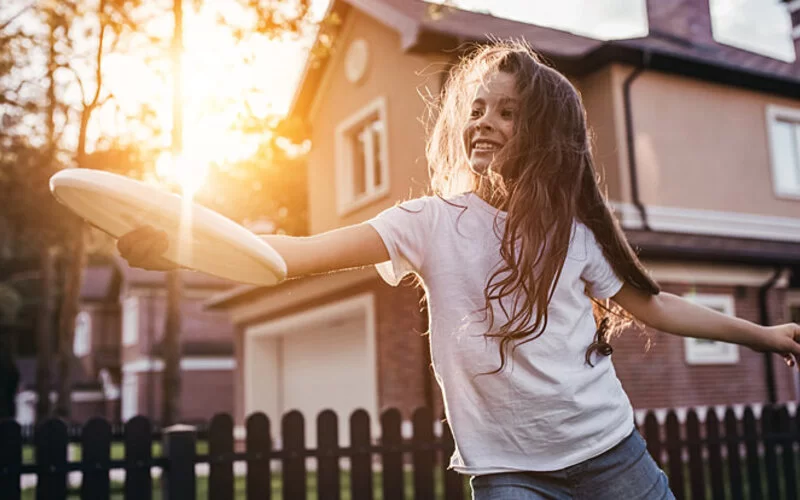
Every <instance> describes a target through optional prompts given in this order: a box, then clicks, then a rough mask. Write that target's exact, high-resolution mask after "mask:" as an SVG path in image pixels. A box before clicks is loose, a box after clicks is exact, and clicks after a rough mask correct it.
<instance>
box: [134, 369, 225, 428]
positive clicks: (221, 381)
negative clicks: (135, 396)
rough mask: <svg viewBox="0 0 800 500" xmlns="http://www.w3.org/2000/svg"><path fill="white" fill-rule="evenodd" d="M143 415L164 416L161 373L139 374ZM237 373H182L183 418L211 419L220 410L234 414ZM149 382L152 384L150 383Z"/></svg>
mask: <svg viewBox="0 0 800 500" xmlns="http://www.w3.org/2000/svg"><path fill="white" fill-rule="evenodd" d="M138 376H139V382H138V383H139V400H138V406H139V408H138V410H139V412H138V413H139V414H140V415H146V416H148V417H150V418H152V419H153V420H155V421H158V420H160V419H161V394H162V391H161V372H156V373H139V374H138ZM233 381H234V380H233V372H232V371H230V370H208V371H204V370H191V371H183V372H182V373H181V384H182V387H181V403H180V404H181V413H180V420H181V421H184V422H196V421H200V420H210V419H211V417H213V416H214V414H216V413H231V414H232V413H233V397H234V390H233ZM148 383H149V384H150V385H148Z"/></svg>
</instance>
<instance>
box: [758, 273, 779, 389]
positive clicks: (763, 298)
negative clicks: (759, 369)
mask: <svg viewBox="0 0 800 500" xmlns="http://www.w3.org/2000/svg"><path fill="white" fill-rule="evenodd" d="M781 274H783V268H782V267H776V268H775V274H773V275H772V276H771V277H770V278H769V279H768V280H767V281H765V282H764V284H763V285H761V286H760V287H759V288H758V309H759V323H760V324H761V325H762V326H770V323H771V322H770V320H769V313H768V311H767V294H768V293H769V291H770V290H771V289H772V288H773V287H774V286H775V283H776V282H777V281H778V279H779V278H780V276H781ZM764 382H765V383H766V385H767V399H768V401H769V403H770V404H775V403H777V402H778V395H777V390H776V388H775V369H774V364H773V362H772V353H771V352H765V353H764Z"/></svg>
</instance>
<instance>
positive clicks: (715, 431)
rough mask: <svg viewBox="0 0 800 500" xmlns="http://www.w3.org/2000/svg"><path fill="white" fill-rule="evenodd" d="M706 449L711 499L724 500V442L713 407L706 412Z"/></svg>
mask: <svg viewBox="0 0 800 500" xmlns="http://www.w3.org/2000/svg"><path fill="white" fill-rule="evenodd" d="M706 448H707V449H708V471H709V475H710V476H711V498H713V499H714V500H718V499H721V500H724V499H725V480H724V479H723V472H722V440H721V439H720V429H719V417H717V412H716V410H715V409H714V408H713V407H711V408H709V409H708V411H706Z"/></svg>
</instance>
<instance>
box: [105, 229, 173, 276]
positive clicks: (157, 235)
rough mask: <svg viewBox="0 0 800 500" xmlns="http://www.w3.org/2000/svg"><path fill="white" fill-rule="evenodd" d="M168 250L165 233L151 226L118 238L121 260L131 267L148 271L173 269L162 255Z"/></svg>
mask: <svg viewBox="0 0 800 500" xmlns="http://www.w3.org/2000/svg"><path fill="white" fill-rule="evenodd" d="M168 248H169V238H168V236H167V233H166V232H165V231H160V230H157V229H155V228H153V227H151V226H143V227H139V228H136V229H134V230H132V231H130V232H128V233H126V234H124V235H123V236H122V237H120V238H119V240H118V241H117V249H118V250H119V253H120V255H121V256H122V258H124V259H125V260H127V261H128V264H130V265H131V266H132V267H141V268H144V269H150V270H167V269H174V268H175V267H176V266H175V265H174V264H172V263H171V262H169V261H168V260H166V259H164V258H163V257H162V255H163V254H164V253H165V252H166V251H167V249H168Z"/></svg>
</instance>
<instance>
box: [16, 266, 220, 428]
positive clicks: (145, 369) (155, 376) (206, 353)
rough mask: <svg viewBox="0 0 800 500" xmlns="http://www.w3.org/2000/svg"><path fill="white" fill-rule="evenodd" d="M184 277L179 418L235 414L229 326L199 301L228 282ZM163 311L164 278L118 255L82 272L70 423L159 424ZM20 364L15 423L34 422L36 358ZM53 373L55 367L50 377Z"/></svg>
mask: <svg viewBox="0 0 800 500" xmlns="http://www.w3.org/2000/svg"><path fill="white" fill-rule="evenodd" d="M182 278H183V301H182V305H181V310H182V315H181V318H182V333H181V351H182V358H181V384H182V391H181V402H180V405H181V416H180V418H181V420H182V421H185V422H192V421H201V420H208V419H210V418H211V417H212V416H213V415H214V414H215V413H219V412H226V413H230V412H232V411H233V397H232V394H233V369H234V366H235V361H234V359H233V341H232V338H231V334H232V330H233V328H232V324H231V323H230V321H229V320H228V318H227V316H226V315H225V314H224V313H221V312H213V311H207V310H204V309H203V307H202V304H203V303H204V301H206V300H208V298H209V297H211V296H212V295H215V294H219V293H220V292H221V291H223V290H225V289H227V288H229V287H230V286H231V283H230V282H228V281H225V280H221V279H217V278H214V277H210V276H206V275H203V274H199V273H191V272H183V271H182ZM165 311H166V289H165V274H164V273H160V272H151V271H145V270H142V269H134V268H131V267H129V266H128V265H127V264H126V263H125V262H124V261H123V260H122V259H119V258H111V259H104V260H101V261H97V262H94V263H92V264H91V265H89V266H88V267H87V268H86V271H85V274H84V281H83V288H82V290H81V302H80V310H79V312H78V315H77V317H76V319H75V340H74V343H73V352H74V354H75V360H74V364H73V367H72V379H73V393H72V415H71V420H73V421H76V422H84V421H86V420H88V419H89V418H91V417H93V416H104V417H106V418H108V419H110V420H112V421H119V420H120V419H121V420H122V421H127V420H129V419H130V418H131V417H133V416H135V415H145V416H148V417H151V418H152V419H153V420H154V421H156V422H157V421H159V419H160V418H161V393H162V391H161V375H160V374H161V372H162V371H163V368H164V363H163V360H162V358H161V349H162V347H161V340H162V338H163V331H164V323H165V317H164V315H165ZM33 352H34V351H31V353H29V354H32V353H33ZM18 365H19V368H20V372H21V384H20V391H19V393H18V396H17V420H19V421H20V422H23V423H30V422H33V421H34V420H35V403H36V392H35V390H36V385H35V384H36V382H35V381H36V359H35V357H30V356H23V357H21V358H20V359H19V360H18ZM56 373H57V372H56V370H55V366H54V367H53V369H51V376H52V377H55V376H56ZM53 396H55V394H53Z"/></svg>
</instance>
